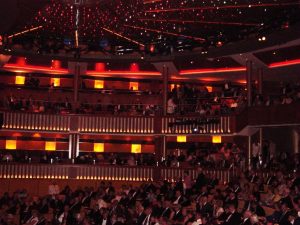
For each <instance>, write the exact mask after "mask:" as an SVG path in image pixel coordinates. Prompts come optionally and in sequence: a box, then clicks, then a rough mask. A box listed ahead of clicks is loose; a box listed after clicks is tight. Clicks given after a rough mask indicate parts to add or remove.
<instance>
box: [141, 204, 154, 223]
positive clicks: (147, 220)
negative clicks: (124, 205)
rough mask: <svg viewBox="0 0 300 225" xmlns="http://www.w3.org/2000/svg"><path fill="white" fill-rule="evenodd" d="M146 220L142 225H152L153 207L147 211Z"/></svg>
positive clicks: (149, 207)
mask: <svg viewBox="0 0 300 225" xmlns="http://www.w3.org/2000/svg"><path fill="white" fill-rule="evenodd" d="M144 213H145V215H146V216H145V219H144V220H143V223H142V225H151V216H152V208H151V206H148V207H147V208H146V209H145V210H144Z"/></svg>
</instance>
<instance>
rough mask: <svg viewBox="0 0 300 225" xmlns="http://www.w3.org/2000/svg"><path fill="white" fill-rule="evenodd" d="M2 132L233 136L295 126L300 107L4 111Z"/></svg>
mask: <svg viewBox="0 0 300 225" xmlns="http://www.w3.org/2000/svg"><path fill="white" fill-rule="evenodd" d="M2 113H3V126H2V129H3V130H24V131H40V132H43V131H44V132H61V133H69V132H75V133H78V132H79V133H90V134H93V133H95V134H101V133H108V134H153V135H154V134H155V135H159V134H161V135H172V134H202V135H214V134H219V135H228V134H236V133H238V132H239V131H241V130H242V129H243V128H245V127H246V126H256V127H259V126H270V125H273V126H279V125H297V124H299V123H300V104H299V103H294V104H289V105H274V106H269V107H267V106H261V107H250V108H247V109H245V110H243V111H242V112H240V113H238V114H233V115H228V116H211V117H200V116H155V117H154V116H117V115H114V116H113V115H110V116H99V115H87V114H85V115H80V114H69V115H60V114H59V115H58V114H39V113H22V112H9V111H3V112H2Z"/></svg>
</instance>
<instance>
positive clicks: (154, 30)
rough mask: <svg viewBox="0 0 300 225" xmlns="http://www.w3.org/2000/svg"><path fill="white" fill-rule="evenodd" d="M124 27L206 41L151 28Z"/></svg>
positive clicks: (201, 39)
mask: <svg viewBox="0 0 300 225" xmlns="http://www.w3.org/2000/svg"><path fill="white" fill-rule="evenodd" d="M124 27H131V28H134V29H139V30H147V31H151V32H154V33H159V34H168V35H172V36H177V37H185V38H188V39H193V40H197V41H205V39H204V38H199V37H193V36H187V35H184V34H177V33H172V32H167V31H161V30H156V29H150V28H146V27H137V26H131V25H124Z"/></svg>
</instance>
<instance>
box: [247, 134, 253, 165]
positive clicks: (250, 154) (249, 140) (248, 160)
mask: <svg viewBox="0 0 300 225" xmlns="http://www.w3.org/2000/svg"><path fill="white" fill-rule="evenodd" d="M251 157H252V138H251V135H249V136H248V154H247V164H248V169H249V170H250V169H251Z"/></svg>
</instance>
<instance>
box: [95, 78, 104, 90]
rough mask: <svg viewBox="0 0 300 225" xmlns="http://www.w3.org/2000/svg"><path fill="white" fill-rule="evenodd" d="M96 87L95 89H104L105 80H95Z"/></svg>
mask: <svg viewBox="0 0 300 225" xmlns="http://www.w3.org/2000/svg"><path fill="white" fill-rule="evenodd" d="M94 88H95V89H103V88H104V81H103V80H95V81H94Z"/></svg>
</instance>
